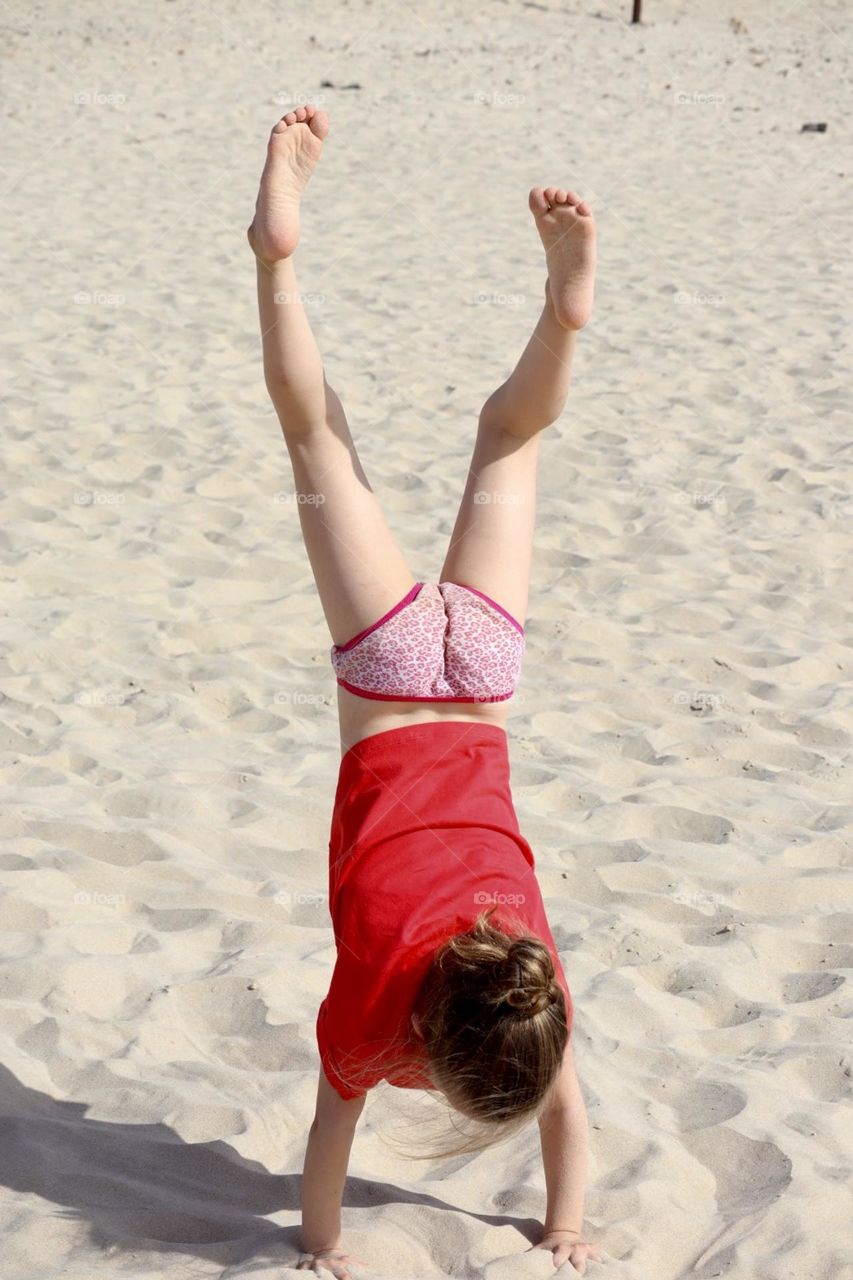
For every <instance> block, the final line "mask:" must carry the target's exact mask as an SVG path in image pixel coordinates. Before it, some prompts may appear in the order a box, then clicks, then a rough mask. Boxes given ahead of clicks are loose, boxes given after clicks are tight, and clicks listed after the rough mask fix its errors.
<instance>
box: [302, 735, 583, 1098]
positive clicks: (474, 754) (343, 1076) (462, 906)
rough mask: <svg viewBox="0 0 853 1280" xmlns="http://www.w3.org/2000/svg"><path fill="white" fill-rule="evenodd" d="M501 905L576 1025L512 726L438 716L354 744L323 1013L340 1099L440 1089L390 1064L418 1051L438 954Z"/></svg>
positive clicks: (334, 867)
mask: <svg viewBox="0 0 853 1280" xmlns="http://www.w3.org/2000/svg"><path fill="white" fill-rule="evenodd" d="M518 898H521V899H522V900H521V901H518V900H517V899H518ZM493 901H496V902H497V903H498V904H499V905H498V910H497V911H496V913H495V915H494V917H493V921H494V923H495V924H496V925H498V926H502V927H505V928H507V931H508V932H515V931H518V929H517V927H516V930H513V928H512V926H513V924H514V923H516V926H518V924H520V925H521V926H522V930H521V931H523V932H524V933H528V934H532V935H533V936H535V937H538V938H541V939H542V941H543V942H544V943H545V944H546V945H547V946H548V948H549V950H550V951H551V954H552V956H553V959H554V964H555V966H556V971H557V978H558V981H559V983H560V986H561V987H562V989H563V993H564V995H565V999H566V1013H567V1018H568V1024H569V1030H570V1032H571V1026H572V1013H573V1009H572V998H571V994H570V992H569V988H568V984H567V982H566V978H565V974H564V973H563V968H562V965H561V963H560V959H559V956H558V954H557V950H556V947H555V945H554V939H553V937H552V935H551V930H550V928H549V927H548V921H547V918H546V915H545V908H544V906H543V903H542V895H541V892H540V890H539V885H538V882H537V879H536V874H535V869H534V859H533V853H532V851H531V848H530V845H529V844H528V843H527V841H526V840H525V839H524V837H523V836H522V835H521V833H520V831H519V828H518V820H517V818H516V814H515V810H514V808H513V803H512V799H511V795H510V777H509V758H508V755H507V739H506V733H505V731H504V730H503V729H502V728H500V727H499V726H497V725H491V724H485V723H483V724H475V723H466V722H462V721H436V722H432V723H429V724H419V725H407V726H405V727H404V728H400V729H388V730H385V731H384V732H382V733H377V734H374V735H373V736H371V737H369V738H366V739H364V740H363V741H361V742H359V743H356V745H355V746H354V747H352V748H351V749H350V750H349V751H347V752H346V754H345V755H344V757H343V759H342V760H341V766H340V773H339V776H338V785H337V791H336V794H335V805H334V811H333V815H332V831H331V839H330V841H329V910H330V913H331V916H332V925H333V928H334V934H335V942H336V945H337V952H338V954H337V961H336V963H335V968H334V972H333V974H332V981H331V985H330V987H329V992H328V995H327V996H326V998H325V1000H324V1001H323V1003H322V1005H321V1006H320V1011H319V1014H318V1016H317V1043H318V1046H319V1049H320V1057H321V1061H322V1064H323V1070H324V1071H325V1073H326V1076H327V1077H328V1079H329V1080H330V1082H331V1083H332V1085H333V1086H334V1087H335V1089H336V1090H337V1091H338V1093H339V1094H340V1095H341V1097H343V1098H353V1097H356V1096H358V1095H360V1094H362V1093H364V1092H365V1091H366V1089H368V1088H370V1087H372V1085H374V1084H376V1083H378V1081H379V1080H381V1079H384V1078H388V1079H390V1080H391V1083H393V1084H398V1085H400V1086H406V1087H411V1088H431V1087H432V1086H431V1084H430V1082H429V1080H428V1079H427V1077H426V1076H425V1075H424V1074H423V1070H422V1069H420V1068H419V1069H417V1070H416V1071H414V1072H411V1071H410V1072H409V1073H407V1074H406V1075H405V1076H402V1077H399V1078H394V1079H391V1076H390V1075H388V1074H387V1073H386V1070H384V1069H383V1066H382V1059H383V1056H384V1057H386V1058H387V1056H388V1054H389V1053H390V1052H392V1051H394V1050H396V1049H400V1048H403V1049H405V1050H407V1051H412V1052H414V1053H417V1042H416V1041H413V1040H412V1038H411V1024H410V1019H411V1014H412V1011H413V1009H414V1006H415V1001H416V999H417V995H418V992H419V989H420V987H421V984H422V982H423V980H424V978H425V976H426V974H427V971H428V969H429V967H430V963H431V961H432V958H433V956H434V955H435V952H436V950H437V948H438V946H439V944H440V943H441V942H443V941H444V940H446V939H447V938H449V937H452V936H453V935H454V934H456V933H462V932H464V931H465V930H466V929H468V928H470V926H471V925H472V924H473V923H474V921H475V919H476V918H477V916H478V915H479V913H480V912H481V911H482V910H483V909H484V907H486V906H489V905H491V904H492V902H493ZM418 1061H419V1062H421V1063H423V1064H424V1066H425V1065H426V1063H425V1059H424V1058H423V1057H420V1058H419V1059H418Z"/></svg>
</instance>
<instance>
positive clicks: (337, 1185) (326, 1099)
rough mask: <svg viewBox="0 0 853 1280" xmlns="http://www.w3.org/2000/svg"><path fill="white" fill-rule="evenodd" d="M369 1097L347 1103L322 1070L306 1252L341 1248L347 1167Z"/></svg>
mask: <svg viewBox="0 0 853 1280" xmlns="http://www.w3.org/2000/svg"><path fill="white" fill-rule="evenodd" d="M366 1097H367V1095H366V1094H362V1095H361V1097H358V1098H352V1099H351V1100H345V1099H344V1098H342V1097H341V1096H340V1094H338V1093H337V1092H336V1091H335V1089H334V1088H333V1087H332V1085H331V1084H330V1083H329V1081H328V1080H327V1079H326V1075H325V1073H324V1072H323V1070H322V1068H321V1069H320V1079H319V1083H318V1086H317V1106H316V1110H315V1112H314V1121H313V1123H312V1125H311V1129H310V1131H309V1134H308V1148H307V1150H306V1152H305V1164H304V1167H303V1170H302V1247H303V1249H304V1250H305V1252H306V1253H313V1254H317V1253H320V1252H322V1251H323V1250H325V1249H338V1248H340V1237H341V1200H342V1199H343V1194H344V1183H345V1181H346V1176H347V1165H348V1164H349V1156H350V1150H351V1148H352V1140H353V1138H354V1136H355V1130H356V1125H357V1124H358V1118H359V1116H360V1115H361V1113H362V1111H363V1110H364V1103H365V1100H366Z"/></svg>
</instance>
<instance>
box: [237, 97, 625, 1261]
mask: <svg viewBox="0 0 853 1280" xmlns="http://www.w3.org/2000/svg"><path fill="white" fill-rule="evenodd" d="M328 127H329V126H328V119H327V117H326V114H325V112H323V111H319V110H317V109H316V108H314V107H312V106H304V107H300V108H299V109H298V110H296V111H290V112H288V114H287V115H285V116H284V118H283V119H281V120H279V122H278V123H277V124H276V125H275V127H274V128H273V130H272V134H271V136H270V140H269V145H268V149H267V159H266V165H265V167H264V171H263V174H262V176H261V183H260V191H259V194H258V199H257V203H256V208H255V216H254V220H253V222H252V225H251V226H250V227H249V230H248V236H249V243H250V244H251V246H252V249H253V251H254V253H255V256H256V259H257V281H258V304H259V308H260V322H261V332H262V338H263V353H264V375H265V380H266V386H267V389H268V391H269V393H270V396H271V398H272V402H273V405H274V406H275V409H276V412H277V414H278V417H279V420H280V422H281V427H282V431H283V433H284V438H285V442H286V444H287V448H288V451H289V453H290V459H291V462H292V464H293V474H294V479H295V484H296V490H297V496H298V498H299V504H298V509H299V518H300V522H301V525H302V532H303V535H304V538H305V545H306V548H307V551H308V556H309V559H310V561H311V567H312V569H313V571H314V576H315V579H316V582H317V590H318V592H319V595H320V600H321V602H322V606H323V611H324V613H325V616H326V620H327V622H328V625H329V630H330V632H331V637H332V641H333V647H332V653H331V657H332V664H333V667H334V670H335V674H336V677H337V684H338V706H339V715H340V728H341V750H342V760H341V766H340V773H339V778H338V786H337V791H336V795H335V804H334V811H333V817H332V833H331V840H330V846H329V851H330V864H329V889H330V897H329V905H330V911H331V916H332V922H333V926H334V933H335V942H336V945H337V962H336V965H335V969H334V973H333V975H332V981H331V985H330V988H329V992H328V995H327V997H326V999H325V1000H324V1001H323V1004H322V1006H321V1008H320V1012H319V1015H318V1019H317V1039H318V1044H319V1049H320V1058H321V1063H322V1069H321V1071H320V1076H319V1083H318V1089H317V1104H316V1111H315V1116H314V1121H313V1123H312V1125H311V1130H310V1134H309V1138H308V1149H307V1153H306V1157H305V1168H304V1174H303V1224H302V1237H303V1238H302V1243H303V1248H304V1249H305V1251H306V1252H305V1255H304V1256H303V1258H302V1259H301V1261H300V1264H299V1265H300V1269H301V1270H313V1271H314V1272H315V1274H317V1275H332V1276H335V1277H338V1280H350V1267H351V1265H352V1264H353V1263H354V1262H355V1261H356V1260H355V1259H353V1258H351V1257H350V1255H349V1254H348V1253H347V1251H346V1249H345V1248H344V1246H343V1244H342V1242H341V1239H340V1227H341V1221H340V1220H341V1199H342V1195H343V1189H344V1182H345V1178H346V1170H347V1163H348V1159H349V1153H350V1148H351V1145H352V1140H353V1135H354V1131H355V1127H356V1123H357V1120H358V1117H359V1115H360V1114H361V1111H362V1108H363V1106H364V1101H365V1096H366V1093H367V1091H368V1089H370V1088H371V1087H372V1086H373V1085H375V1084H377V1083H378V1082H379V1081H380V1080H383V1079H384V1080H387V1081H389V1082H390V1083H392V1084H395V1085H398V1086H401V1087H407V1088H424V1089H433V1090H436V1091H437V1092H438V1093H439V1094H440V1095H443V1097H444V1099H445V1100H446V1101H447V1103H448V1104H449V1105H450V1107H451V1108H452V1109H453V1112H454V1115H456V1116H458V1117H462V1118H464V1119H465V1120H466V1121H467V1122H468V1123H469V1124H470V1125H471V1126H473V1128H472V1129H471V1131H470V1133H469V1137H468V1139H467V1140H466V1141H465V1142H464V1143H463V1145H462V1146H457V1147H456V1148H455V1150H456V1151H460V1150H476V1149H479V1148H481V1147H483V1146H484V1145H485V1143H486V1142H493V1141H496V1140H497V1139H498V1138H504V1137H506V1136H507V1134H509V1133H511V1132H513V1131H514V1130H515V1129H517V1128H518V1127H519V1126H520V1125H521V1124H523V1123H525V1122H526V1121H528V1120H530V1119H531V1118H533V1117H535V1118H536V1119H537V1121H538V1123H539V1129H540V1134H541V1143H542V1155H543V1161H544V1169H545V1181H546V1188H547V1207H546V1213H545V1224H544V1231H543V1234H542V1239H541V1241H540V1242H539V1243H538V1244H537V1245H535V1246H534V1247H535V1248H541V1249H548V1250H550V1251H551V1253H552V1256H553V1260H554V1263H555V1265H556V1266H558V1267H559V1266H561V1265H562V1264H563V1263H564V1262H566V1261H570V1262H571V1263H572V1265H573V1267H574V1268H575V1269H576V1270H577V1271H579V1272H581V1273H583V1272H584V1271H585V1270H586V1260H587V1258H588V1257H593V1258H595V1257H598V1256H600V1255H599V1251H598V1248H597V1246H596V1245H595V1244H593V1243H591V1242H588V1241H586V1240H584V1239H583V1235H582V1225H583V1197H584V1182H585V1175H586V1142H587V1124H586V1114H585V1110H584V1104H583V1099H582V1096H581V1092H580V1088H579V1086H578V1081H577V1077H576V1074H575V1067H574V1060H573V1055H572V1044H571V1038H570V1033H571V1027H572V999H571V995H570V992H569V988H568V986H567V983H566V979H565V975H564V973H563V970H562V966H561V964H560V960H559V957H558V955H557V951H556V948H555V945H554V940H553V937H552V935H551V931H550V929H549V927H548V922H547V919H546V916H545V911H544V907H543V904H542V898H541V894H540V891H539V887H538V884H537V880H536V875H535V871H534V860H533V854H532V852H531V849H530V846H529V845H528V843H527V841H526V840H525V839H524V837H523V836H522V835H521V833H520V831H519V828H518V822H517V819H516V815H515V811H514V809H513V804H512V799H511V796H510V782H509V764H508V757H507V742H506V731H505V728H504V725H505V721H506V700H507V699H508V698H510V697H511V696H512V693H513V689H514V686H515V683H516V680H517V678H518V673H519V668H520V664H521V657H522V650H523V648H524V633H523V620H524V616H525V611H526V607H527V593H528V578H529V571H530V558H531V550H532V540H533V526H534V501H535V483H536V460H537V452H538V447H539V433H540V432H541V431H542V429H543V428H544V427H546V426H548V424H549V423H551V422H553V421H554V420H555V419H556V418H557V417H558V416H559V414H560V413H561V411H562V409H563V406H564V404H565V400H566V396H567V393H568V388H569V373H570V367H571V361H572V355H573V352H574V346H575V335H576V331H577V330H578V329H581V328H582V327H583V326H584V324H585V323H586V321H587V319H588V318H589V314H590V310H591V306H592V294H593V276H594V268H595V226H594V222H593V218H592V214H591V211H590V209H589V208H588V206H587V205H586V204H585V203H584V202H583V201H582V200H580V199H579V198H578V197H577V196H576V195H574V194H573V193H572V192H566V191H562V190H557V189H555V188H553V187H548V188H546V189H542V188H540V187H536V188H534V190H533V191H531V193H530V198H529V204H530V209H531V212H532V214H533V218H534V221H535V223H536V226H537V229H538V231H539V234H540V236H541V238H542V242H543V244H544V247H545V257H546V262H547V269H548V279H547V282H546V285H545V305H544V308H543V311H542V314H541V316H540V318H539V321H538V323H537V325H536V328H535V330H534V332H533V336H532V338H531V339H530V341H529V342H528V344H527V347H526V348H525V350H524V352H523V353H522V356H521V359H520V360H519V362H518V365H517V366H516V368H515V370H514V371H513V373H512V374H511V375H510V377H509V378H508V379H507V381H506V382H505V383H504V384H503V385H502V386H501V387H499V388H498V389H497V391H495V392H494V393H493V394H492V395H491V396H490V397H489V399H488V400H487V401H486V403H485V405H484V406H483V409H482V412H481V414H480V419H479V427H478V431H477V440H476V445H475V448H474V456H473V459H472V462H471V470H470V474H469V477H468V483H467V487H466V490H465V494H464V496H463V498H462V505H461V507H460V510H459V515H458V517H457V520H456V526H455V529H454V531H453V537H452V539H451V543H450V548H449V550H448V553H447V556H446V559H445V561H444V565H443V567H442V570H441V574H440V577H439V581H438V583H437V584H435V583H422V582H415V581H414V579H413V577H412V574H411V572H410V570H409V568H408V566H407V564H406V562H405V560H404V559H403V556H402V554H401V552H400V550H399V548H398V546H397V544H396V542H395V541H394V538H393V537H392V535H391V533H390V531H389V529H388V527H387V525H386V523H385V520H384V518H383V515H382V512H381V510H380V507H379V503H378V502H377V500H376V497H375V496H374V494H373V492H372V490H371V488H370V486H369V485H368V482H367V479H366V477H365V475H364V472H363V470H362V468H361V464H360V463H359V460H358V455H357V454H356V451H355V447H354V445H353V442H352V438H351V436H350V432H349V427H348V425H347V420H346V418H345V416H344V411H343V408H342V407H341V402H340V400H339V399H338V397H337V395H336V394H335V392H334V391H333V390H332V388H331V387H330V386H329V384H328V382H327V381H326V379H325V375H324V369H323V364H322V360H321V357H320V353H319V351H318V349H317V345H316V342H315V340H314V337H313V334H312V332H311V329H310V326H309V324H308V320H307V317H306V315H305V311H304V310H303V307H302V304H301V301H300V295H299V292H298V289H297V284H296V276H295V273H294V267H293V253H294V250H295V248H296V245H297V240H298V237H299V204H300V197H301V195H302V191H303V189H304V187H305V184H306V183H307V181H308V179H309V177H310V176H311V173H312V171H313V169H314V166H315V165H316V163H317V160H318V159H319V156H320V152H321V151H322V148H323V140H324V139H325V137H326V135H327V133H328Z"/></svg>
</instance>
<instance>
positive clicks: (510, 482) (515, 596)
mask: <svg viewBox="0 0 853 1280" xmlns="http://www.w3.org/2000/svg"><path fill="white" fill-rule="evenodd" d="M538 449H539V436H538V434H536V435H534V436H532V437H531V438H530V439H527V440H524V439H520V438H518V437H516V436H512V435H509V434H507V433H506V432H504V431H502V430H501V429H500V428H499V427H497V426H496V425H494V424H493V423H490V422H489V421H488V420H487V419H485V418H482V417H481V419H480V423H479V427H478V430H477V441H476V444H475V446H474V454H473V457H472V459H471V467H470V471H469V473H468V480H467V483H466V486H465V493H464V494H463V497H462V502H461V505H460V507H459V514H458V516H457V518H456V525H455V527H454V530H453V535H452V537H451V540H450V546H449V547H448V551H447V556H446V558H445V561H444V565H443V567H442V570H441V578H440V581H442V582H455V583H458V584H459V585H460V586H464V587H473V588H474V589H475V590H477V591H482V592H483V593H484V595H487V596H489V597H490V598H491V599H492V600H494V601H495V602H496V603H497V604H499V605H500V606H501V607H502V608H503V609H505V610H506V611H507V613H509V614H511V616H512V617H513V618H514V619H516V620H517V621H518V622H519V623H520V624H522V625H523V624H524V619H525V616H526V614H527V596H528V591H529V585H530V561H531V558H532V553H533V531H534V526H535V523H536V463H537V457H538Z"/></svg>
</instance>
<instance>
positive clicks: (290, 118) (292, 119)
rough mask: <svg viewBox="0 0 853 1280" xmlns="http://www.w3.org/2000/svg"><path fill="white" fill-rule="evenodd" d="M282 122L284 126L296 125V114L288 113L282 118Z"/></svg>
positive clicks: (293, 112)
mask: <svg viewBox="0 0 853 1280" xmlns="http://www.w3.org/2000/svg"><path fill="white" fill-rule="evenodd" d="M282 120H283V121H284V123H285V124H296V112H295V111H288V113H287V115H285V116H282Z"/></svg>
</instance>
